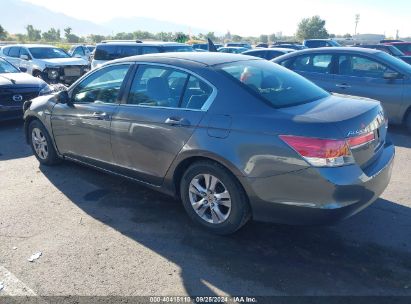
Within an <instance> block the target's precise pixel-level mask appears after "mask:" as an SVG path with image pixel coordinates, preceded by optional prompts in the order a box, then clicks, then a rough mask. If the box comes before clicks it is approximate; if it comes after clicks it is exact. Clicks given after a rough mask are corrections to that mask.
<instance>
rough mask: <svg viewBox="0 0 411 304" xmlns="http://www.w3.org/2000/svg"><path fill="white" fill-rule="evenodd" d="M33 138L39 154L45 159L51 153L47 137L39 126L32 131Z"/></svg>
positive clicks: (35, 148) (35, 149) (34, 146)
mask: <svg viewBox="0 0 411 304" xmlns="http://www.w3.org/2000/svg"><path fill="white" fill-rule="evenodd" d="M31 140H32V143H33V148H34V151H36V154H37V156H38V157H40V158H41V159H43V160H46V159H47V156H48V155H49V152H48V146H47V139H46V136H45V135H44V134H43V132H42V131H41V130H40V129H39V128H33V130H32V131H31Z"/></svg>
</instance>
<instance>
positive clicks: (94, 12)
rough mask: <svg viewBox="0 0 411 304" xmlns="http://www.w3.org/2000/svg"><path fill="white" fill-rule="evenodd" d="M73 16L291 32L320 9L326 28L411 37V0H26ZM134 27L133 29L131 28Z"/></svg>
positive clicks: (336, 31) (211, 28)
mask: <svg viewBox="0 0 411 304" xmlns="http://www.w3.org/2000/svg"><path fill="white" fill-rule="evenodd" d="M25 1H27V2H31V3H34V4H38V5H42V6H45V7H47V8H49V9H51V10H53V11H56V12H62V13H65V14H66V15H69V16H71V17H75V18H78V19H85V20H89V21H93V22H95V23H102V22H104V21H108V20H110V19H112V18H116V17H134V16H142V17H149V18H155V19H159V20H167V21H171V22H174V23H179V24H188V25H191V26H193V27H197V28H204V29H207V30H209V31H215V32H217V33H225V32H227V31H228V30H229V31H230V32H231V33H232V34H239V35H242V36H248V35H253V36H258V35H260V34H271V33H277V32H282V33H283V34H284V35H293V34H294V33H295V32H296V30H297V25H298V22H299V21H300V20H301V19H302V18H305V17H310V16H313V15H319V16H320V17H321V18H323V19H325V20H326V22H327V23H326V28H327V29H328V32H329V33H333V34H346V33H350V34H353V33H354V27H355V21H354V20H355V15H356V14H360V21H359V24H358V32H359V33H361V34H369V33H373V34H385V35H386V36H387V37H389V36H395V34H396V31H397V30H399V34H400V36H401V37H409V36H410V37H411V0H356V1H355V0H285V1H284V0H281V1H275V0H271V1H270V0H253V1H250V0H248V1H240V0H236V1H232V0H150V1H145V0H115V1H96V0H68V1H67V0H57V1H56V0H25ZM133 30H134V29H133Z"/></svg>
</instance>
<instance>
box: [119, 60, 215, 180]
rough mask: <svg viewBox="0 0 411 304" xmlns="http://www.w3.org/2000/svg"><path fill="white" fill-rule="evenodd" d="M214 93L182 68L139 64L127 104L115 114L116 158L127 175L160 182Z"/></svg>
mask: <svg viewBox="0 0 411 304" xmlns="http://www.w3.org/2000/svg"><path fill="white" fill-rule="evenodd" d="M213 95H214V94H213V88H212V87H211V86H210V85H209V84H207V83H205V82H204V81H202V80H200V79H199V78H198V77H195V76H193V75H190V74H189V73H187V72H185V71H181V70H178V69H174V68H170V67H164V66H160V65H140V66H139V67H138V69H137V72H136V75H135V78H134V80H133V83H132V85H131V88H130V92H129V95H128V98H127V104H121V105H120V106H119V109H118V111H117V112H116V114H115V115H114V116H113V121H112V146H113V156H114V161H115V164H116V165H118V166H119V167H121V168H122V170H124V174H126V175H129V176H132V177H134V178H136V179H138V180H141V181H144V182H147V183H150V184H153V185H160V184H161V183H162V181H163V178H164V176H165V175H166V173H167V170H168V169H169V167H170V165H171V164H172V162H173V160H174V158H175V157H176V156H177V154H178V153H179V152H180V150H181V149H182V148H183V146H184V145H185V144H186V142H187V141H188V140H189V138H190V137H191V135H192V133H193V132H194V130H195V128H196V127H197V125H198V124H199V123H200V121H201V119H202V118H203V116H204V114H205V111H206V109H207V105H208V104H209V102H210V101H211V99H212V96H213Z"/></svg>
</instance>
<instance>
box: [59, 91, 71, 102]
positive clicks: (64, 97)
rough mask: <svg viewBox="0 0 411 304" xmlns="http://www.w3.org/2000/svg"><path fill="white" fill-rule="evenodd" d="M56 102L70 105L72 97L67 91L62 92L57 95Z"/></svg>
mask: <svg viewBox="0 0 411 304" xmlns="http://www.w3.org/2000/svg"><path fill="white" fill-rule="evenodd" d="M56 100H57V102H58V103H63V104H69V103H70V96H69V94H68V92H67V91H60V92H58V93H57V94H56Z"/></svg>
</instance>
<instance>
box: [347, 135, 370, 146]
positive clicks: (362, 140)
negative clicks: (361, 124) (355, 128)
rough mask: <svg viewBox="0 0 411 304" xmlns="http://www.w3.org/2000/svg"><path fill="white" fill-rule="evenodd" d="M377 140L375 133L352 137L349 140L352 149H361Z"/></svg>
mask: <svg viewBox="0 0 411 304" xmlns="http://www.w3.org/2000/svg"><path fill="white" fill-rule="evenodd" d="M374 139H375V136H374V132H370V133H367V134H363V135H359V136H355V137H350V138H348V139H347V141H348V144H349V145H350V148H359V147H361V146H363V145H365V144H368V143H370V142H372V141H373V140H374Z"/></svg>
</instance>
